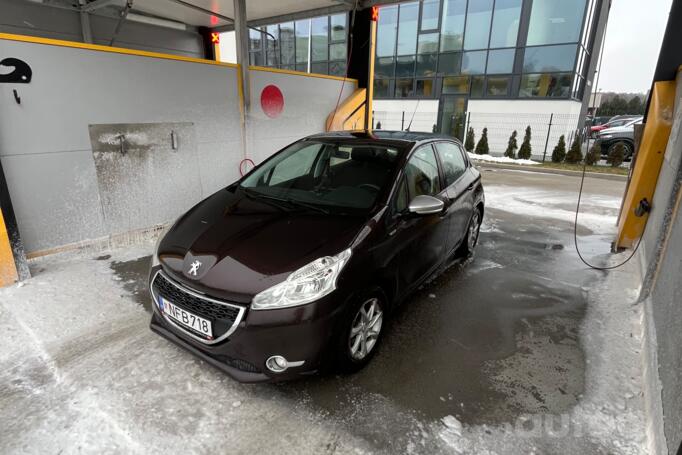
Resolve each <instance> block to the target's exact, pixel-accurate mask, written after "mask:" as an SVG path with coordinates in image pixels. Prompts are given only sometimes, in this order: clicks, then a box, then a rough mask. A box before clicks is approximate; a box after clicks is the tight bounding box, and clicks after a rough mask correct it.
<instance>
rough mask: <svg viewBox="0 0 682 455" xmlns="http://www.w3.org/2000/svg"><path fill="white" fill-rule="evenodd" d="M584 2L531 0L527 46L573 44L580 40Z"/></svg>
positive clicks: (580, 0) (583, 0)
mask: <svg viewBox="0 0 682 455" xmlns="http://www.w3.org/2000/svg"><path fill="white" fill-rule="evenodd" d="M585 1H586V0H533V7H532V9H531V13H530V24H529V26H528V39H527V41H526V44H527V45H528V46H535V45H543V44H556V43H575V42H578V40H579V39H580V32H581V31H582V30H581V25H582V22H583V14H584V13H585Z"/></svg>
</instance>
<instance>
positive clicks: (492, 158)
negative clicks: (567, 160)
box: [467, 152, 540, 166]
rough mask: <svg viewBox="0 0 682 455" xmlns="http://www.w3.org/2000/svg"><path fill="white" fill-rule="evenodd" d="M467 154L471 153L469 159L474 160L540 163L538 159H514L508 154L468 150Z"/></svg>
mask: <svg viewBox="0 0 682 455" xmlns="http://www.w3.org/2000/svg"><path fill="white" fill-rule="evenodd" d="M467 155H469V159H471V160H473V161H483V162H484V163H500V164H526V165H531V166H532V165H535V164H540V163H538V162H537V161H533V160H524V159H521V158H519V159H513V158H509V157H507V156H492V155H477V154H475V153H471V152H467Z"/></svg>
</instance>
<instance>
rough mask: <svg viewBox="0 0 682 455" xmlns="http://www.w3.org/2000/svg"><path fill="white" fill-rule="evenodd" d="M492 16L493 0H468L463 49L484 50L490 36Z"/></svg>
mask: <svg viewBox="0 0 682 455" xmlns="http://www.w3.org/2000/svg"><path fill="white" fill-rule="evenodd" d="M492 15H493V0H469V7H468V9H467V18H466V29H465V30H464V49H465V50H469V49H485V48H487V47H488V37H489V35H490V19H491V18H492Z"/></svg>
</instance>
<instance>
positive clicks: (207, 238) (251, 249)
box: [150, 131, 484, 382]
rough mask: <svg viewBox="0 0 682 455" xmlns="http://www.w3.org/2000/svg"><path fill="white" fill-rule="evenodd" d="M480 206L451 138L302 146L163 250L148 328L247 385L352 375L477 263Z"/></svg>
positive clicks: (155, 268)
mask: <svg viewBox="0 0 682 455" xmlns="http://www.w3.org/2000/svg"><path fill="white" fill-rule="evenodd" d="M483 204H484V199H483V189H482V187H481V177H480V174H479V172H478V171H477V170H476V169H475V168H474V167H473V166H472V165H471V163H470V162H469V160H468V159H467V156H466V153H464V151H463V150H462V147H461V145H460V143H459V142H457V141H456V140H454V139H452V138H450V137H440V136H435V135H432V134H420V133H404V132H384V131H381V132H379V131H377V132H375V133H373V134H370V133H365V132H363V133H349V132H339V133H327V134H320V135H315V136H310V137H307V138H305V139H302V140H300V141H298V142H295V143H294V144H292V145H290V146H288V147H286V148H284V149H283V150H281V151H279V152H278V153H276V154H274V155H273V156H271V157H270V158H269V159H267V160H266V161H264V162H263V163H261V164H260V165H259V166H257V167H256V168H254V169H253V170H252V171H251V172H250V173H249V174H247V175H246V176H244V177H243V178H242V179H240V180H239V181H237V182H235V183H233V184H232V185H230V186H228V187H227V188H225V189H222V190H220V191H218V192H217V193H215V194H213V195H212V196H210V197H208V198H207V199H205V200H204V201H202V202H200V203H199V204H197V205H196V206H195V207H193V208H192V209H191V210H190V211H188V212H187V213H185V214H184V215H183V216H181V217H180V218H179V219H178V220H177V221H176V222H175V224H173V226H172V227H171V228H170V229H169V230H168V232H167V233H166V234H165V235H163V236H162V237H161V239H160V241H159V243H158V246H157V248H156V252H155V254H154V259H153V264H152V269H151V273H150V289H151V293H152V297H153V300H154V302H153V305H152V306H153V316H152V321H151V328H152V330H153V331H155V332H157V333H159V334H160V335H162V336H164V337H166V338H168V339H169V340H171V341H173V342H175V343H177V344H179V345H180V346H183V347H184V348H186V349H188V350H189V351H191V352H193V353H194V354H196V355H197V356H199V357H201V358H202V359H204V360H206V361H207V362H209V363H211V364H213V365H215V366H217V367H219V368H221V369H222V370H224V371H226V372H227V373H228V374H229V375H230V376H232V377H233V378H235V379H237V380H239V381H243V382H257V381H269V380H280V379H290V378H294V377H297V376H299V375H302V374H309V373H313V372H315V371H318V370H320V369H322V368H323V367H326V366H330V367H333V368H334V369H341V370H343V371H353V370H357V369H359V368H360V367H362V366H363V365H365V364H366V363H367V362H368V361H369V360H370V359H371V358H372V356H373V354H374V353H375V352H376V351H377V346H378V344H379V342H380V341H381V337H382V335H383V333H384V332H385V328H386V318H387V315H388V314H390V312H391V310H392V309H393V308H394V307H395V305H396V304H398V303H399V302H400V301H402V300H404V299H405V297H406V296H407V295H409V294H410V292H411V291H413V290H415V289H416V288H417V287H418V286H419V285H420V284H421V283H423V282H424V280H426V279H428V278H429V277H430V276H431V275H433V274H434V273H436V272H437V271H438V270H442V268H443V266H444V265H445V264H446V263H447V262H449V260H451V259H452V258H454V257H456V256H457V255H462V256H467V255H468V254H470V253H471V252H472V250H473V248H474V246H475V245H476V241H477V238H478V232H479V226H480V223H481V219H482V216H483Z"/></svg>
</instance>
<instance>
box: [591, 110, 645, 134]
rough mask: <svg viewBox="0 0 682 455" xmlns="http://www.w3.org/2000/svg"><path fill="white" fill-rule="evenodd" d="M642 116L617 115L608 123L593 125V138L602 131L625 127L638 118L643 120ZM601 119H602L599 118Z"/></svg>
mask: <svg viewBox="0 0 682 455" xmlns="http://www.w3.org/2000/svg"><path fill="white" fill-rule="evenodd" d="M641 117H642V116H641V115H616V116H615V117H611V118H610V119H609V120H608V121H607V122H604V123H602V124H599V125H593V126H592V127H591V128H590V134H591V135H592V137H595V136H596V135H597V133H599V132H600V131H603V130H605V129H608V128H616V127H619V126H624V125H625V124H626V123H629V122H630V121H631V120H633V119H636V118H641ZM597 118H601V117H597Z"/></svg>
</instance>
